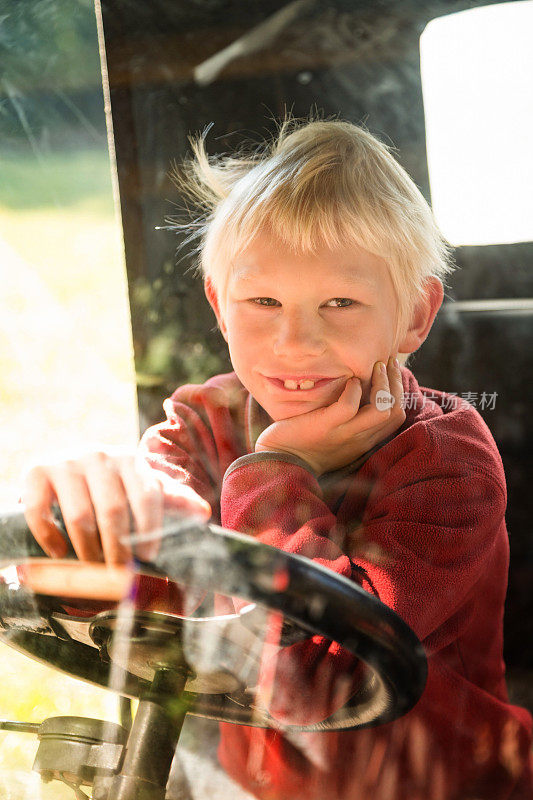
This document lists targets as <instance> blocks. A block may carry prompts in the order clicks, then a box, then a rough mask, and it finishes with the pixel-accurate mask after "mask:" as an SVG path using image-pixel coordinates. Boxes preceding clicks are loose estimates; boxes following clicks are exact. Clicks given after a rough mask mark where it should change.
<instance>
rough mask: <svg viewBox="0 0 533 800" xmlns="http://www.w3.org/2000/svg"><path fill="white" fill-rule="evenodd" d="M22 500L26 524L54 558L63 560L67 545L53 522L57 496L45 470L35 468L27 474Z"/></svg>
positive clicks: (46, 551)
mask: <svg viewBox="0 0 533 800" xmlns="http://www.w3.org/2000/svg"><path fill="white" fill-rule="evenodd" d="M21 500H22V502H23V503H24V516H25V517H26V522H27V523H28V525H29V528H30V530H31V532H32V534H33V536H34V537H35V539H36V540H37V542H38V543H39V544H40V545H41V547H42V548H43V550H44V551H45V553H48V555H49V556H51V557H52V558H62V557H63V556H64V555H65V553H66V551H67V544H66V542H65V540H64V539H63V536H62V535H61V532H60V530H59V529H58V527H57V525H56V524H55V523H54V521H53V516H52V503H54V502H55V501H56V500H57V496H56V493H55V490H54V487H53V486H52V484H51V482H50V480H49V478H48V476H47V475H46V472H45V470H44V469H42V468H41V467H34V468H33V469H31V470H30V471H29V472H28V473H27V475H26V477H25V480H24V486H23V490H22V496H21Z"/></svg>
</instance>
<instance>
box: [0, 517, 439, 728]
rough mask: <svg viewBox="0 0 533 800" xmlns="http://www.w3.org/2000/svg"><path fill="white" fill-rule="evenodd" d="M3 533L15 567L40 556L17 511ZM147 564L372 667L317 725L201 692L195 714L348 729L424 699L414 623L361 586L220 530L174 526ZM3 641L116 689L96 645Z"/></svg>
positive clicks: (22, 638)
mask: <svg viewBox="0 0 533 800" xmlns="http://www.w3.org/2000/svg"><path fill="white" fill-rule="evenodd" d="M0 530H1V531H2V533H3V536H2V539H3V541H4V542H6V541H7V543H8V545H9V542H10V541H11V544H13V531H16V542H17V545H16V547H15V548H13V546H11V547H8V548H7V552H9V556H8V558H7V560H8V561H9V562H10V563H13V561H14V560H17V559H21V558H22V559H24V558H28V557H31V556H39V555H42V550H40V548H39V547H38V545H37V544H36V543H35V541H34V540H33V537H32V536H31V533H30V532H29V530H28V528H27V526H26V525H25V522H24V521H23V516H22V514H21V512H20V511H18V512H16V513H15V514H11V515H7V516H6V515H0ZM6 533H7V538H6V535H5V534H6ZM21 533H22V534H23V535H22V536H21ZM22 541H24V543H23V544H21V542H22ZM2 551H3V552H0V558H1V557H2V556H4V553H5V555H7V552H6V547H5V546H4V547H2ZM3 560H4V561H6V558H5V556H4V558H3ZM144 566H148V567H149V568H150V569H154V568H155V572H156V573H157V574H159V575H165V576H168V578H170V579H171V580H172V581H176V582H177V583H178V584H186V585H188V586H190V585H193V586H195V587H208V588H209V590H210V591H213V592H215V593H216V594H220V595H226V596H229V597H239V598H241V599H244V600H247V601H249V602H251V603H258V604H260V605H261V606H263V607H266V608H268V609H270V610H272V611H277V612H280V613H281V614H282V615H283V617H284V618H285V619H288V620H290V622H291V623H292V624H293V625H295V626H296V627H297V628H298V629H299V630H300V631H303V632H304V633H305V634H306V635H307V636H314V635H318V636H323V637H325V638H326V639H328V640H333V641H335V642H338V644H340V645H341V646H342V647H343V648H345V649H346V650H349V651H350V652H351V653H353V655H355V656H356V657H357V658H359V659H361V660H362V661H364V663H365V664H366V666H367V668H368V670H369V673H368V675H369V677H368V679H367V680H366V681H365V682H364V683H363V685H362V686H361V688H360V690H359V691H357V692H356V694H355V695H353V696H352V697H351V698H350V699H349V700H348V702H347V703H346V704H345V705H344V706H343V707H342V708H341V709H339V710H337V711H335V712H334V713H333V714H332V715H330V716H329V717H328V718H327V719H325V720H322V721H320V722H317V723H314V724H310V725H285V724H281V723H279V722H278V721H276V720H274V719H272V718H270V717H269V715H268V713H266V712H265V713H263V714H261V713H258V711H257V708H254V707H252V704H251V703H250V704H248V705H247V704H246V702H243V697H242V695H239V696H238V697H236V696H233V695H232V694H231V693H228V694H200V695H196V696H195V697H194V701H193V702H192V703H191V707H190V711H189V713H192V714H194V715H196V716H203V717H209V718H212V719H217V720H220V721H226V722H234V723H239V724H245V725H250V726H258V727H276V728H277V729H281V730H283V729H292V730H301V731H319V730H320V731H324V730H336V729H345V730H347V729H354V728H361V727H369V726H374V725H378V724H383V723H386V722H391V721H393V720H394V719H397V718H398V717H400V716H403V715H404V714H406V713H407V712H408V711H409V710H410V709H411V708H413V706H414V705H415V704H416V702H417V701H418V700H419V698H420V696H421V695H422V692H423V690H424V687H425V683H426V679H427V661H426V656H425V653H424V650H423V648H422V645H421V644H420V642H419V641H418V639H417V637H416V635H415V634H414V632H413V631H412V630H411V629H410V628H409V626H408V625H407V624H406V623H405V622H404V621H403V620H402V619H400V617H399V616H398V615H397V614H395V612H393V611H392V610H391V609H390V608H389V607H388V606H386V605H385V604H383V603H382V602H381V601H380V600H378V599H377V598H376V597H374V596H373V595H371V594H369V593H368V592H366V591H365V590H364V589H362V588H361V587H360V586H359V585H358V584H356V583H354V582H352V581H351V580H349V579H348V578H345V577H343V576H340V575H337V574H336V573H334V572H333V571H331V570H329V569H327V568H325V567H322V566H321V565H319V564H316V563H315V562H313V561H311V560H309V559H307V558H304V557H302V556H299V555H294V554H290V553H286V552H284V551H281V550H278V549H277V548H275V547H271V546H269V545H266V544H263V543H261V542H258V541H256V540H254V539H253V538H252V537H250V536H246V535H245V534H241V533H237V532H234V531H228V530H225V529H223V528H221V527H220V526H216V525H212V524H209V525H205V524H199V523H195V522H191V521H183V520H181V521H180V522H176V521H175V520H173V521H169V522H168V523H167V524H166V526H165V529H164V531H163V537H162V539H161V546H160V549H159V553H158V555H157V557H156V558H155V560H154V562H153V563H152V564H150V565H144ZM221 567H222V568H221ZM1 616H2V609H1V608H0V617H1ZM0 635H1V638H2V639H3V640H4V641H6V642H7V643H8V644H10V645H11V646H13V647H15V648H16V649H19V650H21V651H22V652H25V653H26V654H27V655H30V656H31V657H33V658H36V659H37V660H40V661H44V662H45V663H47V664H49V665H50V664H51V665H52V666H54V667H56V668H57V669H60V670H62V671H64V672H65V671H67V672H68V673H69V674H75V675H76V677H79V678H81V679H83V680H87V681H90V682H93V683H96V684H98V685H100V686H104V687H105V688H110V687H109V682H108V669H105V665H102V664H100V663H96V660H95V659H97V658H98V656H97V655H96V656H95V655H94V652H93V653H89V652H87V650H89V649H90V648H85V649H84V645H79V646H77V643H72V642H70V643H69V642H65V641H60V640H59V639H57V641H54V640H53V639H52V638H51V637H50V636H46V637H45V636H43V635H40V634H39V633H38V631H36V630H34V631H31V630H25V631H19V632H16V631H13V629H11V631H9V630H8V631H6V630H5V629H4V631H3V632H2V633H1V634H0ZM45 640H47V641H45ZM67 657H70V658H71V659H74V660H75V663H76V665H77V671H76V672H73V671H71V670H66V669H65V667H64V661H65V660H66V659H67ZM121 680H122V686H123V689H121V691H122V693H124V694H129V695H131V696H139V695H140V694H141V693H142V692H143V691H145V689H146V682H145V681H143V680H141V679H139V678H135V676H132V675H130V674H129V673H128V672H126V671H124V672H123V674H122V675H121ZM192 699H193V698H191V700H192Z"/></svg>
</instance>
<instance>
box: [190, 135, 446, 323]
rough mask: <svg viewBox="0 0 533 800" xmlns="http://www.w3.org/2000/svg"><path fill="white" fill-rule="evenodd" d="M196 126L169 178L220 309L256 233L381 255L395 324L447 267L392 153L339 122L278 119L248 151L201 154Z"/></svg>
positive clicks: (442, 246)
mask: <svg viewBox="0 0 533 800" xmlns="http://www.w3.org/2000/svg"><path fill="white" fill-rule="evenodd" d="M205 138H206V137H205V133H204V134H203V135H201V136H198V137H196V138H193V139H191V140H190V141H191V145H192V149H193V153H194V157H193V158H192V159H189V160H188V161H186V162H185V163H184V165H183V167H182V169H181V170H180V171H179V173H178V174H177V175H176V176H175V177H176V178H177V183H178V185H179V186H180V188H181V190H182V192H183V193H184V196H185V197H186V198H188V199H192V200H193V202H194V208H195V210H196V215H194V214H193V219H192V221H191V222H190V223H188V224H187V225H186V226H183V225H182V226H179V227H182V228H183V227H186V228H187V229H188V230H189V231H192V236H190V237H189V241H190V240H191V239H192V238H194V237H195V236H198V238H199V245H198V255H199V267H200V270H201V272H202V274H203V275H204V278H208V279H210V281H211V283H212V285H213V287H214V288H215V290H216V292H217V295H218V297H219V302H220V303H221V306H222V308H224V302H225V292H226V288H227V283H228V279H229V276H230V271H231V265H232V262H233V260H234V258H235V256H236V255H237V254H238V253H239V252H242V251H243V250H245V249H246V248H247V247H248V246H249V245H250V244H251V243H252V242H253V240H254V237H255V236H256V235H257V233H258V232H259V231H260V230H263V231H264V230H265V229H268V230H271V231H272V232H273V233H274V234H275V235H276V236H277V237H279V238H280V239H281V240H282V241H283V242H284V243H286V245H287V247H288V248H290V249H291V250H292V251H297V252H312V251H313V250H314V249H315V248H316V247H317V246H323V245H326V246H328V247H331V248H334V247H337V246H340V245H342V244H346V243H350V242H355V243H356V244H357V245H359V246H360V247H362V248H364V249H365V250H368V251H369V252H371V253H374V254H375V255H378V256H381V257H382V258H384V259H385V261H386V262H387V264H388V266H389V269H390V275H391V278H392V282H393V285H394V289H395V292H396V295H397V299H398V304H399V316H398V320H397V327H398V330H402V329H403V327H404V326H405V325H406V324H407V322H408V321H409V319H410V318H411V316H412V313H413V311H414V307H415V304H416V301H417V298H418V297H419V295H420V293H421V292H423V291H424V285H425V283H426V281H427V280H428V278H430V277H437V278H439V279H440V280H442V281H443V282H444V279H445V276H446V275H447V273H449V272H451V271H452V269H453V267H452V265H451V263H450V261H449V250H448V246H447V244H446V242H445V241H444V239H443V237H442V235H441V234H440V232H439V230H438V228H437V226H436V224H435V221H434V218H433V215H432V212H431V209H430V208H429V206H428V204H427V202H426V200H425V199H424V197H423V196H422V194H421V192H420V191H419V190H418V189H417V187H416V186H415V184H414V183H413V181H412V180H411V178H410V177H409V176H408V174H407V173H406V172H405V170H404V169H403V167H401V166H400V164H399V163H398V162H397V161H396V160H395V158H394V157H393V156H392V154H391V150H390V148H389V147H387V146H386V145H385V144H383V143H382V142H380V141H379V140H378V139H376V138H375V136H373V135H371V134H370V133H369V132H368V131H366V130H364V129H363V128H361V127H358V126H356V125H353V124H352V123H349V122H343V121H340V120H337V119H335V120H312V119H311V120H305V121H303V122H302V121H297V120H293V119H286V120H285V121H284V122H283V123H282V124H281V125H280V127H279V129H278V132H277V136H276V137H275V138H274V139H273V140H272V141H270V142H265V143H263V144H262V145H261V146H259V147H257V148H255V150H254V151H252V152H250V153H246V152H240V153H237V154H235V155H230V156H228V155H221V156H220V155H219V156H214V157H209V156H208V155H207V153H206V149H205Z"/></svg>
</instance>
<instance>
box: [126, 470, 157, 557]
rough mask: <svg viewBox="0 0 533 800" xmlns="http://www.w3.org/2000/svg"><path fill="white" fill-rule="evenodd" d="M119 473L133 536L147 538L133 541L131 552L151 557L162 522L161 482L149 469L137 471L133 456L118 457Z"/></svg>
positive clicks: (154, 551) (155, 553) (153, 553)
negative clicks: (131, 519)
mask: <svg viewBox="0 0 533 800" xmlns="http://www.w3.org/2000/svg"><path fill="white" fill-rule="evenodd" d="M119 468H120V476H121V478H122V483H123V484H124V488H125V490H126V495H127V498H128V501H129V504H130V507H131V511H132V515H133V521H134V527H135V534H134V535H135V536H139V537H141V538H142V537H146V538H147V541H145V542H142V541H140V542H137V543H136V544H135V547H134V550H135V553H136V554H137V555H138V556H139V557H140V558H142V559H144V560H145V561H150V560H151V559H153V558H155V556H156V555H157V553H158V551H159V545H160V543H161V529H162V525H163V492H162V489H161V484H160V483H159V481H157V480H156V478H155V477H154V476H153V475H152V474H151V473H152V470H146V471H142V472H141V471H140V470H139V465H138V464H137V463H136V461H135V460H134V459H133V458H125V459H121V460H120V462H119Z"/></svg>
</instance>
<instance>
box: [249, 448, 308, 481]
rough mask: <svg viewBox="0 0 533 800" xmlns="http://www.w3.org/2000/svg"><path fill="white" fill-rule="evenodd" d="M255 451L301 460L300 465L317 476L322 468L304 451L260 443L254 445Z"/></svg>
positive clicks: (296, 460) (296, 461)
mask: <svg viewBox="0 0 533 800" xmlns="http://www.w3.org/2000/svg"><path fill="white" fill-rule="evenodd" d="M255 452H256V453H262V454H265V453H271V454H272V455H273V456H274V457H275V456H276V455H277V456H280V455H281V456H289V457H290V458H291V460H293V459H294V460H295V462H294V463H298V462H302V463H301V466H303V467H305V468H307V469H308V470H309V471H310V472H312V473H313V474H314V475H316V476H317V477H318V476H319V475H321V474H322V473H323V472H324V470H323V469H322V467H321V465H320V464H318V462H315V461H314V460H313V459H311V458H309V456H308V455H307V454H306V453H305V454H302V453H298V452H296V451H295V450H289V449H282V448H280V447H276V448H274V447H268V446H266V445H262V444H256V446H255Z"/></svg>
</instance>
